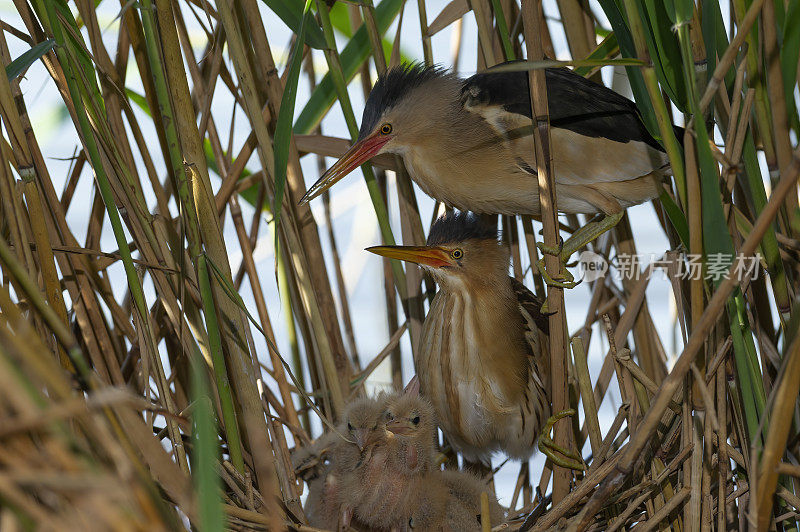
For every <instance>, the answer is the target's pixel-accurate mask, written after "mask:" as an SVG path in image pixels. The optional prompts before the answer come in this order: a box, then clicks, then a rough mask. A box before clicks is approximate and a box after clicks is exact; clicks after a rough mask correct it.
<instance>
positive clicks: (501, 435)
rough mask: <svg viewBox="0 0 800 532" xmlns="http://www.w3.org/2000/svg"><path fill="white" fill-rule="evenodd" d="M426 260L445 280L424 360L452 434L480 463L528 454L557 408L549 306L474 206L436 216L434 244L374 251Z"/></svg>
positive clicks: (429, 394) (431, 316)
mask: <svg viewBox="0 0 800 532" xmlns="http://www.w3.org/2000/svg"><path fill="white" fill-rule="evenodd" d="M370 251H374V252H376V253H378V254H381V255H384V256H388V257H393V258H400V259H404V260H410V261H413V262H417V263H419V264H421V265H422V267H423V268H425V269H426V270H427V271H428V272H430V274H431V275H432V277H433V278H434V280H435V281H436V282H437V284H438V285H439V291H438V292H437V294H436V296H435V297H434V299H433V302H432V303H431V306H430V310H429V312H428V315H427V316H426V318H425V323H424V325H423V330H422V336H421V338H420V343H419V346H420V348H419V351H418V353H417V355H416V358H415V365H416V368H417V373H418V376H419V380H420V386H421V394H422V395H423V396H424V397H426V398H428V399H429V400H430V401H431V403H432V404H433V407H434V410H435V413H436V417H437V419H438V421H439V425H440V427H441V428H442V431H443V432H444V433H445V434H446V436H447V439H448V441H449V442H450V443H451V444H452V445H453V446H454V447H455V448H456V449H457V450H458V451H460V452H461V453H462V454H463V455H464V457H465V458H466V459H468V460H471V461H478V460H482V461H484V462H486V461H488V459H489V457H490V456H491V454H492V452H493V451H496V450H502V451H504V452H505V453H506V454H508V455H509V456H511V457H513V458H517V459H526V458H527V457H529V456H530V455H531V454H532V453H533V451H534V448H535V442H536V439H537V437H538V436H539V432H540V430H541V428H542V425H543V423H544V421H545V419H547V418H548V417H549V415H550V401H549V391H548V388H547V387H546V385H545V382H546V381H547V380H548V378H547V371H548V366H547V364H546V360H547V357H546V356H545V355H543V349H542V346H541V345H540V337H542V338H544V337H545V336H544V335H540V334H539V331H538V329H537V325H538V326H539V327H545V322H546V320H545V319H543V317H542V316H541V314H540V313H539V310H540V308H541V304H540V303H539V302H538V300H537V299H536V298H535V296H534V295H533V294H531V293H530V292H529V291H528V290H527V289H526V288H525V287H524V286H523V285H521V284H520V283H518V282H517V281H515V280H514V279H512V278H510V277H509V276H508V264H509V251H508V249H507V248H506V247H505V246H504V245H503V244H502V243H500V242H498V240H497V233H496V231H492V230H490V229H487V228H486V227H484V226H482V225H481V223H480V221H479V220H478V219H477V218H476V217H475V216H473V215H470V214H467V213H455V214H451V215H447V216H445V217H443V218H440V219H439V220H437V221H436V223H435V224H434V226H433V227H432V228H431V232H430V235H429V237H428V246H426V247H424V248H409V247H403V246H385V247H377V248H370Z"/></svg>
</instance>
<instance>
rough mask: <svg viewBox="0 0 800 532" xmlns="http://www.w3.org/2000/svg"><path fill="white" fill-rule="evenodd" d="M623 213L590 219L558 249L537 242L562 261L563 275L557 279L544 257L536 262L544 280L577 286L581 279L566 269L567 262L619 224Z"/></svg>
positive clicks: (544, 251) (541, 249)
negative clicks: (577, 278) (549, 272)
mask: <svg viewBox="0 0 800 532" xmlns="http://www.w3.org/2000/svg"><path fill="white" fill-rule="evenodd" d="M623 214H624V211H620V212H618V213H616V214H608V215H606V216H603V217H602V218H600V219H599V220H597V219H595V220H592V221H590V222H589V223H587V224H586V225H584V226H583V227H581V228H580V229H578V230H577V231H575V232H574V233H572V236H571V237H569V238H568V239H567V241H566V242H564V243H563V244H562V245H560V246H559V247H558V249H555V248H551V247H548V246H545V245H544V244H543V243H541V242H539V243H537V244H536V247H538V248H539V250H540V251H541V252H542V253H543V254H547V255H555V256H556V257H558V258H559V260H560V261H561V272H562V276H563V277H560V278H557V279H554V278H552V277H551V276H550V275H548V274H547V271H546V270H545V267H544V257H543V258H541V259H540V260H539V262H537V263H536V267H537V269H538V270H539V273H540V274H541V276H542V279H544V282H545V283H547V284H548V285H550V286H558V287H560V288H575V287H576V286H578V284H579V283H580V281H575V278H574V277H573V276H572V274H571V273H569V272H568V271H567V269H566V264H567V261H568V260H569V258H570V256H571V255H572V254H573V253H575V252H576V251H578V250H579V249H581V248H582V247H583V246H585V245H586V244H588V243H589V242H591V241H592V240H594V239H595V238H597V237H599V236H600V235H602V234H603V233H605V232H606V231H608V230H609V229H611V228H612V227H614V226H615V225H617V224H618V223H619V221H620V220H621V219H622V215H623Z"/></svg>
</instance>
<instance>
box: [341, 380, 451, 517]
mask: <svg viewBox="0 0 800 532" xmlns="http://www.w3.org/2000/svg"><path fill="white" fill-rule="evenodd" d="M385 401H386V413H385V415H384V418H383V419H384V423H385V425H384V432H383V439H382V440H379V441H378V442H377V443H376V444H375V445H374V447H373V448H372V453H371V456H370V459H369V462H368V463H365V465H364V467H363V468H361V470H360V471H359V474H358V475H353V476H348V479H347V483H345V484H343V489H342V491H343V493H345V494H346V495H345V497H348V498H349V500H346V504H347V503H352V504H353V509H354V513H353V515H354V516H355V517H357V518H358V519H359V520H360V521H362V522H364V523H365V524H367V525H369V526H371V527H374V528H378V529H386V530H406V529H408V527H409V526H414V528H415V529H419V530H438V529H439V528H440V526H439V525H438V524H437V523H440V522H441V520H442V519H443V516H444V508H445V503H446V501H445V500H442V501H441V502H437V501H436V500H433V499H429V498H427V497H426V496H425V494H426V493H430V492H432V491H434V490H432V489H431V482H436V481H438V480H439V479H438V477H436V476H433V477H432V478H429V475H430V473H431V470H432V465H433V438H434V434H435V424H434V418H433V409H432V407H431V406H430V404H429V403H428V402H427V401H425V400H424V399H422V398H420V397H419V386H418V385H416V380H414V381H412V383H411V384H410V385H409V386H408V387H407V388H406V391H405V392H404V393H403V394H401V395H389V396H387V397H386V398H385ZM387 429H388V430H387ZM437 491H438V490H437ZM412 523H413V525H412Z"/></svg>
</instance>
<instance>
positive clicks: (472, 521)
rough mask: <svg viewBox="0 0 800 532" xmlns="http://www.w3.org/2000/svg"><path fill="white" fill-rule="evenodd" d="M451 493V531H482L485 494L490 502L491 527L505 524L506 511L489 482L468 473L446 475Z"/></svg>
mask: <svg viewBox="0 0 800 532" xmlns="http://www.w3.org/2000/svg"><path fill="white" fill-rule="evenodd" d="M442 480H443V481H444V484H445V486H447V491H448V501H447V517H446V523H447V525H448V527H449V528H450V530H481V518H482V516H481V494H482V493H486V495H487V497H488V499H489V516H488V517H489V524H490V525H491V526H492V527H495V526H497V525H500V524H502V523H503V522H504V521H505V516H504V515H503V508H502V507H501V506H500V504H499V503H498V502H497V498H496V497H495V496H494V494H493V493H492V489H491V487H490V486H489V483H488V482H485V481H483V480H481V479H480V478H478V477H477V476H476V475H474V474H472V473H469V472H467V471H453V470H445V471H442Z"/></svg>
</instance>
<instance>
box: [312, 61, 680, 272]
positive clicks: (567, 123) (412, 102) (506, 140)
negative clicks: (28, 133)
mask: <svg viewBox="0 0 800 532" xmlns="http://www.w3.org/2000/svg"><path fill="white" fill-rule="evenodd" d="M508 68H509V66H508V65H498V67H496V68H493V69H490V70H488V71H486V72H484V73H481V74H476V75H474V76H472V77H470V78H468V79H460V78H458V77H456V76H455V75H453V74H451V73H448V72H447V71H445V70H443V69H441V68H436V67H425V66H423V65H419V64H407V65H402V66H399V67H395V68H393V69H391V70H389V71H388V72H387V73H386V74H385V75H383V76H381V77H380V78H379V79H378V81H377V83H376V84H375V86H374V87H373V89H372V92H371V93H370V95H369V97H368V99H367V102H366V105H365V107H364V114H363V116H362V119H361V129H360V131H359V135H358V140H357V142H356V143H355V144H354V145H353V146H352V148H350V150H348V151H347V152H346V153H345V154H344V155H343V156H342V157H341V159H339V160H338V161H337V162H336V163H335V164H334V165H333V166H332V167H330V168H329V169H328V171H326V172H325V174H323V175H322V177H321V178H320V180H319V181H317V183H315V184H314V185H313V186H312V187H311V188H310V189H309V190H308V192H307V193H306V195H305V196H304V198H303V201H309V200H311V199H313V198H314V197H316V196H318V195H320V194H321V193H322V192H323V191H324V190H326V189H327V188H328V187H330V186H332V185H333V184H334V183H335V182H337V181H338V180H339V179H341V178H342V177H344V176H345V175H347V174H348V173H350V172H351V171H352V170H354V169H355V168H357V167H358V166H359V165H361V164H363V163H364V162H366V161H367V160H369V159H370V158H372V157H374V156H375V155H378V154H381V153H393V154H397V155H400V156H401V157H402V158H403V162H404V163H405V166H406V168H407V169H408V172H409V174H410V175H411V177H412V179H413V180H414V181H415V182H416V183H417V184H418V185H419V186H420V188H422V190H424V191H425V192H426V193H427V194H429V195H430V196H432V197H434V198H436V199H437V200H440V201H443V202H444V203H445V204H447V205H451V206H454V207H456V208H458V209H461V210H470V211H473V212H477V213H489V214H527V215H532V216H538V215H539V214H540V210H541V209H540V204H539V187H538V181H537V177H536V174H537V172H536V161H535V156H534V153H535V147H534V136H533V135H532V131H533V127H532V122H531V115H532V113H531V104H530V92H529V88H528V73H527V72H526V71H520V70H517V71H508ZM545 78H546V85H547V95H548V107H549V113H550V126H551V127H550V135H551V155H552V161H553V165H552V168H553V178H554V182H555V187H556V192H557V198H558V210H559V211H561V212H565V213H584V214H598V213H599V214H604V215H606V217H605V218H602V219H601V220H600V221H595V222H592V223H589V224H586V225H584V226H583V227H581V228H580V229H579V230H578V231H576V233H574V234H573V236H572V237H571V238H570V239H569V240H568V241H567V242H566V243H565V244H564V245H563V248H562V249H561V250H552V249H549V248H543V251H545V252H547V253H551V254H559V255H560V257H561V259H562V262H566V260H567V258H568V257H569V255H570V254H571V253H572V252H574V251H575V250H577V249H579V248H580V247H582V246H583V245H585V244H586V243H587V242H589V241H591V240H592V239H594V238H596V237H597V236H598V235H599V234H601V233H602V232H604V231H606V230H608V229H610V228H611V227H613V226H614V225H615V224H616V223H617V222H618V221H619V220H620V218H621V217H622V213H623V209H625V208H626V207H629V206H631V205H636V204H638V203H642V202H645V201H648V200H650V199H652V198H655V197H656V196H658V194H659V191H660V181H661V180H662V178H663V176H664V175H665V173H667V172H668V170H669V169H668V164H667V163H668V158H667V156H666V154H665V153H664V150H663V149H662V147H661V146H660V144H659V143H658V142H657V141H656V140H655V139H654V138H653V137H652V136H651V135H650V134H649V133H648V131H647V129H646V127H645V126H644V124H643V123H642V120H641V118H640V117H639V113H638V111H637V108H636V105H635V104H634V103H633V102H632V101H630V100H628V99H627V98H625V97H623V96H621V95H620V94H617V93H616V92H614V91H612V90H611V89H608V88H606V87H604V86H603V85H600V84H597V83H594V82H592V81H589V80H588V79H586V78H584V77H582V76H580V75H578V74H575V73H574V72H572V71H571V70H569V69H566V68H549V69H546V70H545ZM465 169H469V171H465ZM540 269H541V268H540ZM565 278H566V280H565V281H555V280H553V279H549V278H547V277H545V279H546V280H547V281H548V282H549V283H550V284H557V285H560V286H567V287H569V286H573V285H574V283H572V282H571V280H572V279H571V276H570V275H569V274H568V272H565Z"/></svg>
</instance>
